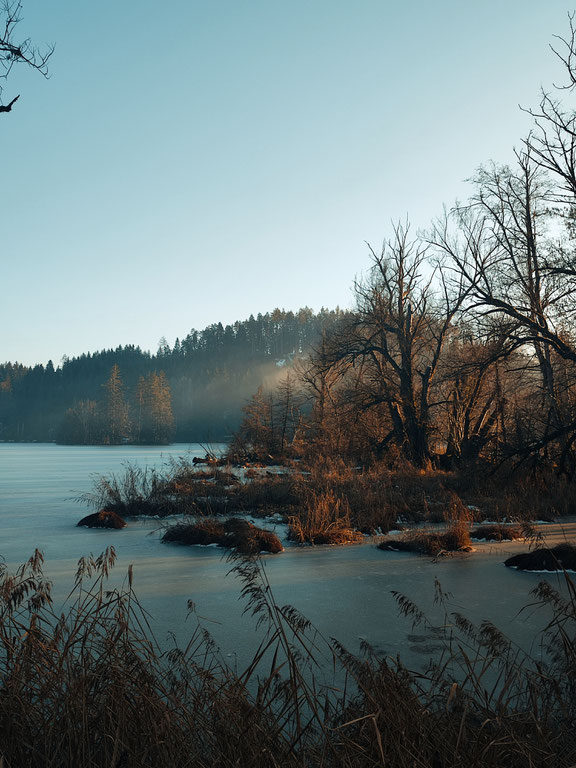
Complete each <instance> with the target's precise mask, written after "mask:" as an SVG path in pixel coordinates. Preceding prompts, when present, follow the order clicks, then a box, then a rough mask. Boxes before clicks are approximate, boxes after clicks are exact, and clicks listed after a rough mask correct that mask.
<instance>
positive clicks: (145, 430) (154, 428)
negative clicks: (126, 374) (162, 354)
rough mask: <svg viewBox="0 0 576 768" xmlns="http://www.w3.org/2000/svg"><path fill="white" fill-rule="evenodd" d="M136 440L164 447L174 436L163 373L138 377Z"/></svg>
mask: <svg viewBox="0 0 576 768" xmlns="http://www.w3.org/2000/svg"><path fill="white" fill-rule="evenodd" d="M136 402H137V410H138V422H137V435H136V440H137V442H139V443H144V444H147V445H166V444H167V443H169V442H170V441H171V440H172V437H173V436H174V415H173V413H172V396H171V393H170V384H169V383H168V379H167V378H166V374H165V373H164V371H160V373H156V371H153V372H152V373H151V374H150V375H149V376H147V377H146V378H144V377H140V381H139V382H138V391H137V394H136Z"/></svg>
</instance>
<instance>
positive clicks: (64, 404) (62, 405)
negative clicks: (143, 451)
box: [0, 308, 345, 444]
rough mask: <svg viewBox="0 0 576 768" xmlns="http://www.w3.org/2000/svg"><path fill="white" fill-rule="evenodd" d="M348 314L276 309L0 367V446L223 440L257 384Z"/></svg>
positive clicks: (271, 378)
mask: <svg viewBox="0 0 576 768" xmlns="http://www.w3.org/2000/svg"><path fill="white" fill-rule="evenodd" d="M344 315H345V313H343V312H341V311H340V310H338V309H336V310H320V312H318V313H314V312H313V311H312V310H310V309H308V308H304V309H300V310H299V311H298V312H296V313H294V312H285V311H283V310H280V309H275V310H274V311H273V312H270V313H266V314H265V315H262V314H258V315H257V317H254V316H251V317H250V318H249V319H248V320H246V321H243V322H236V323H234V324H233V325H226V326H223V325H222V324H221V323H217V324H214V325H211V326H208V327H207V328H205V329H204V330H202V331H197V330H192V331H190V333H189V334H187V335H186V337H185V338H183V339H182V340H180V339H176V341H175V343H174V344H173V346H170V345H168V343H167V342H166V341H165V340H164V339H161V341H160V344H159V347H158V350H157V352H156V354H151V353H150V352H145V351H142V350H141V349H140V348H139V347H136V346H131V345H128V346H124V347H118V348H117V349H114V350H113V349H108V350H102V351H100V352H96V353H86V354H83V355H81V356H80V357H75V358H70V359H68V358H64V359H63V360H62V361H61V363H60V365H59V366H58V367H55V366H54V365H53V363H52V361H49V362H48V364H47V365H40V364H38V365H35V366H33V367H28V366H24V365H21V364H19V363H17V362H7V363H4V364H0V440H5V441H6V440H13V441H54V440H56V441H58V442H63V443H76V444H85V443H104V444H114V443H122V442H137V443H157V444H164V443H168V442H171V441H172V440H175V441H177V442H187V441H213V440H224V439H227V438H228V437H229V436H230V434H231V433H232V432H233V431H234V430H235V429H236V428H237V426H238V424H239V423H240V420H241V416H242V407H243V406H244V404H245V402H246V400H247V399H248V398H249V397H250V396H251V395H252V393H253V392H255V391H256V390H257V389H258V387H260V386H264V387H267V386H269V385H271V384H274V382H275V381H276V380H277V378H278V376H279V375H280V372H281V371H282V370H283V369H284V368H286V367H290V366H291V365H292V363H293V362H294V361H295V360H296V359H298V358H300V357H302V356H305V355H306V354H307V353H308V352H309V351H310V350H311V349H312V348H313V347H314V346H315V345H317V344H318V342H319V339H320V338H321V337H322V334H323V333H324V332H325V331H326V330H327V329H328V328H329V327H330V326H332V325H334V324H336V323H337V322H338V321H339V320H340V318H341V317H343V316H344Z"/></svg>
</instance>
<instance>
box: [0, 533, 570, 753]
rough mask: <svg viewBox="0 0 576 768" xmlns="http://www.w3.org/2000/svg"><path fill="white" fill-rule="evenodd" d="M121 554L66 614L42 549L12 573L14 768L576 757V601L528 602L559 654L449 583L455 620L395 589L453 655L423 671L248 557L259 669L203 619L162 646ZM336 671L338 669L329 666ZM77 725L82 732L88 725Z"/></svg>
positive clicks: (1, 668) (8, 706) (7, 591)
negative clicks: (519, 637) (313, 617)
mask: <svg viewBox="0 0 576 768" xmlns="http://www.w3.org/2000/svg"><path fill="white" fill-rule="evenodd" d="M114 561H115V554H114V550H113V549H112V548H109V549H108V550H106V552H104V553H103V554H102V555H100V556H99V557H97V558H94V557H92V556H91V557H89V558H83V559H82V560H81V561H80V563H79V565H78V570H77V573H76V577H75V583H74V585H73V588H72V591H71V593H70V597H69V599H68V601H67V603H66V605H65V607H64V610H63V611H62V612H60V611H58V613H55V612H54V608H53V605H52V601H51V595H50V583H49V582H48V581H47V580H46V579H45V578H44V575H43V571H42V564H43V561H42V556H41V555H40V554H39V553H38V552H36V553H35V555H34V556H33V557H32V558H31V559H30V561H29V562H28V563H26V564H24V565H23V566H22V567H21V568H20V569H19V570H18V571H17V573H15V574H14V575H11V574H9V573H8V572H7V571H6V569H5V568H4V567H2V568H1V569H0V571H1V572H0V596H1V610H2V621H1V622H0V647H1V648H3V649H4V652H3V653H1V654H0V690H1V692H2V696H0V718H1V720H2V724H3V726H2V729H0V754H1V755H2V762H3V765H5V766H6V768H32V766H37V765H58V766H62V767H63V768H72V766H74V767H76V766H83V767H84V768H104V767H105V766H106V767H108V766H113V768H122V766H139V767H140V766H160V765H161V766H166V768H185V766H190V765H194V766H197V767H198V768H214V767H215V766H219V767H220V768H233V767H234V766H238V765H243V766H250V767H251V768H271V767H274V768H309V767H310V766H315V768H371V767H374V768H376V766H378V767H380V766H382V765H391V766H394V767H395V768H414V766H416V767H417V768H452V767H455V766H462V767H463V768H464V766H466V768H503V766H506V767H507V768H525V766H527V765H532V766H542V767H543V766H548V765H550V766H552V765H553V766H554V768H569V766H572V765H573V764H574V763H575V762H576V738H575V734H574V727H573V724H574V719H575V718H576V699H575V697H574V695H573V692H574V685H575V684H576V677H575V675H576V657H575V653H576V651H575V647H574V643H573V642H569V639H570V638H573V637H574V634H575V632H576V592H575V589H574V585H573V583H572V582H570V580H569V579H566V587H567V590H566V593H567V595H566V596H564V595H562V594H560V593H559V592H558V591H557V590H555V589H554V588H553V587H551V586H550V584H548V583H545V582H544V583H541V584H539V585H538V586H537V587H536V588H535V589H534V590H533V591H532V594H531V602H532V607H533V606H534V604H537V605H539V606H541V607H542V608H544V609H546V610H547V611H549V612H550V616H551V619H550V621H549V622H548V624H547V627H546V629H545V630H544V631H543V634H542V646H543V647H544V648H546V649H548V653H547V654H546V656H545V658H543V657H542V656H541V655H540V654H538V656H537V657H531V656H530V655H529V654H527V653H525V652H523V651H522V650H521V649H520V648H519V647H517V646H515V645H514V644H513V643H511V642H510V640H508V638H506V637H505V636H504V635H503V634H502V633H501V632H500V631H499V630H498V629H497V628H496V627H495V626H493V625H492V624H490V623H489V622H483V623H482V624H481V625H480V626H475V625H473V624H472V623H471V622H470V621H468V620H467V619H466V617H465V616H464V615H462V614H461V613H460V612H458V611H455V610H454V609H453V606H452V604H451V603H450V597H449V596H447V595H446V594H444V593H443V592H442V589H441V587H440V586H439V585H437V599H438V601H439V602H440V603H441V605H442V606H443V608H444V612H445V618H444V621H442V623H441V626H435V625H432V624H431V623H430V622H429V621H428V620H427V618H426V616H424V615H423V613H422V612H421V611H420V609H419V608H418V606H416V605H415V604H413V603H412V602H410V601H409V600H408V599H407V598H406V597H404V596H403V595H401V594H396V601H397V605H398V611H399V614H400V618H399V619H398V620H399V621H403V620H404V621H407V622H409V623H410V624H411V625H412V627H416V626H420V627H423V628H425V629H426V631H430V632H434V634H435V637H436V639H437V642H438V643H439V644H440V645H441V647H442V649H443V650H442V652H441V653H440V655H439V657H438V658H437V659H435V661H434V662H431V664H430V666H429V668H428V669H427V670H425V671H424V672H422V671H419V672H415V671H411V670H410V669H408V668H406V667H404V666H403V665H402V663H401V662H400V661H399V660H398V659H393V658H389V657H382V656H380V655H379V654H378V653H377V652H376V651H375V650H374V649H372V648H370V647H369V646H368V645H367V644H365V646H364V647H363V649H362V653H361V654H360V655H355V654H353V653H351V652H350V651H349V650H347V649H346V648H344V647H343V646H341V645H340V644H339V643H338V642H337V641H336V640H327V639H325V638H324V637H322V635H321V634H319V633H318V631H317V630H315V629H314V627H313V625H312V624H311V623H310V622H309V621H308V620H307V619H306V618H305V617H304V616H302V615H301V614H300V613H299V612H298V611H296V610H295V609H294V608H293V607H291V606H279V605H278V604H277V603H276V602H275V600H274V596H273V592H272V590H271V589H270V585H269V583H268V582H267V580H266V576H265V573H264V572H263V571H262V570H261V569H260V568H259V566H258V563H257V561H256V560H254V559H252V558H246V557H244V558H239V557H238V556H236V557H234V558H233V559H232V561H231V567H232V570H233V572H234V573H235V575H236V576H237V577H238V578H239V579H240V581H241V584H242V599H243V600H244V602H245V613H247V614H251V615H252V616H253V617H254V621H255V622H256V645H257V650H256V651H255V654H254V657H253V659H252V660H251V661H250V662H249V663H248V664H247V665H246V667H245V668H242V669H236V668H233V667H232V666H230V664H229V663H228V662H227V661H226V659H225V658H224V656H223V654H221V652H220V651H219V649H218V647H217V646H216V644H215V642H214V640H213V639H212V638H211V636H210V633H209V631H208V630H207V628H206V627H205V626H204V625H203V623H202V619H201V618H200V617H198V616H195V618H194V606H193V605H192V604H191V605H189V609H190V612H191V613H192V614H193V620H195V621H196V629H195V630H192V631H191V637H190V640H189V642H188V644H187V646H186V647H184V648H179V647H176V646H175V647H173V648H171V649H170V650H169V651H167V652H163V651H161V650H160V649H159V647H158V644H157V642H156V640H155V638H154V636H153V635H152V633H151V631H150V628H149V625H148V623H147V617H146V613H145V611H144V610H143V609H142V608H141V606H140V604H139V602H138V599H137V596H136V594H135V593H134V590H133V587H132V572H131V570H130V571H129V573H128V578H127V579H126V580H125V581H124V586H123V587H121V588H114V589H111V588H110V586H109V584H108V580H109V577H110V574H111V571H112V570H113V566H114ZM331 671H332V672H331ZM76 723H77V724H78V726H77V727H74V724H76Z"/></svg>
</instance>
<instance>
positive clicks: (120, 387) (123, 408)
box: [101, 365, 130, 445]
mask: <svg viewBox="0 0 576 768" xmlns="http://www.w3.org/2000/svg"><path fill="white" fill-rule="evenodd" d="M103 386H104V390H105V395H104V402H103V404H102V418H101V429H102V433H101V442H103V443H105V444H106V445H119V444H120V443H123V442H124V441H125V440H127V439H128V438H129V436H130V418H129V409H128V404H127V403H126V400H125V397H124V384H123V383H122V379H121V378H120V368H119V366H118V365H114V366H113V367H112V370H111V371H110V378H109V379H108V381H107V382H106V383H105V384H104V385H103Z"/></svg>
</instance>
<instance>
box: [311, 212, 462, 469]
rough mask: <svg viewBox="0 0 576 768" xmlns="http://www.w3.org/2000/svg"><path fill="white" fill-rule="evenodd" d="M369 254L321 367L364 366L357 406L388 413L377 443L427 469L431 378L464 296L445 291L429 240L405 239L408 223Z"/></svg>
mask: <svg viewBox="0 0 576 768" xmlns="http://www.w3.org/2000/svg"><path fill="white" fill-rule="evenodd" d="M370 251H371V257H372V269H371V272H370V276H369V278H368V280H366V281H363V282H357V283H356V285H355V290H356V299H357V311H356V314H355V316H354V318H353V320H352V321H351V322H350V324H349V325H347V326H346V327H345V328H344V329H343V330H342V331H340V332H337V333H335V334H333V335H332V337H331V338H330V339H329V345H328V349H327V351H326V353H325V357H324V360H323V361H322V364H323V366H324V367H330V368H336V369H338V370H339V371H340V372H341V373H342V374H344V373H346V372H347V371H348V370H349V368H350V366H356V365H360V366H362V376H361V377H359V378H358V385H357V390H356V398H357V404H358V407H359V408H360V409H361V410H366V409H371V408H376V407H381V406H385V408H386V409H387V412H388V416H389V424H390V429H389V430H388V432H387V434H385V435H384V436H383V438H382V441H381V447H384V446H385V445H387V444H389V443H391V442H392V443H395V444H396V445H397V446H398V447H399V448H400V449H401V450H402V452H403V453H404V455H405V457H406V458H407V459H408V460H410V461H411V462H414V463H415V464H416V465H418V466H427V465H428V464H429V463H430V461H431V459H432V455H433V446H432V444H431V433H432V428H433V418H432V410H433V408H434V405H435V404H434V401H433V397H432V392H433V383H434V380H435V376H436V373H437V370H438V364H439V362H440V359H441V355H442V352H443V348H444V343H445V341H446V339H447V337H448V335H449V333H450V331H451V329H452V322H453V319H454V315H455V313H456V311H457V310H458V307H459V305H460V303H461V301H462V295H461V294H460V292H459V291H451V290H450V287H449V285H448V283H447V281H446V280H445V279H444V275H443V272H442V269H441V268H440V267H439V266H438V265H437V267H436V269H435V270H433V269H432V267H431V266H430V264H429V260H428V255H429V254H428V251H429V248H428V245H427V244H426V243H424V242H423V241H421V240H419V239H413V240H411V239H410V236H409V226H408V225H401V224H398V225H396V226H394V233H393V237H392V239H391V240H390V241H388V242H385V243H384V245H383V247H382V250H381V252H380V253H376V252H375V251H374V250H373V249H372V248H370Z"/></svg>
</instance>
